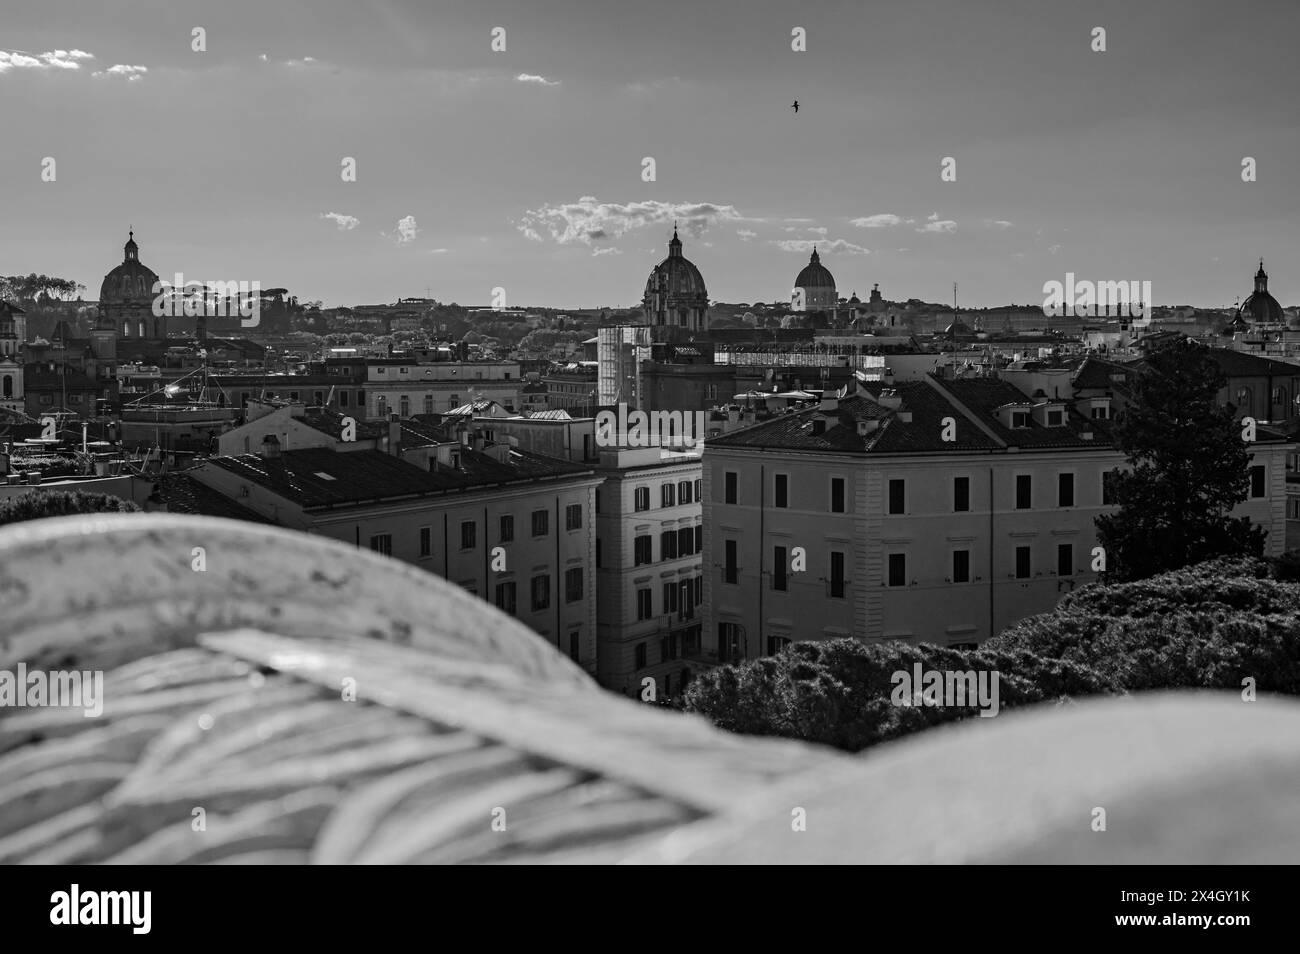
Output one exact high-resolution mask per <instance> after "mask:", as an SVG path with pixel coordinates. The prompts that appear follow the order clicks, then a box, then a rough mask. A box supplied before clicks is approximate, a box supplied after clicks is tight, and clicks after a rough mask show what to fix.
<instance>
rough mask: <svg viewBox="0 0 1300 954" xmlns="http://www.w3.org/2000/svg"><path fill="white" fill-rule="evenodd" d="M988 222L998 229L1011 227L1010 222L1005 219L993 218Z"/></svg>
mask: <svg viewBox="0 0 1300 954" xmlns="http://www.w3.org/2000/svg"><path fill="white" fill-rule="evenodd" d="M990 224H991V225H993V226H994V227H995V228H999V229H1009V228H1011V223H1010V222H1008V221H1006V220H1005V219H994V220H993V222H991V223H990Z"/></svg>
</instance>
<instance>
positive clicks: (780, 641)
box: [767, 636, 790, 656]
mask: <svg viewBox="0 0 1300 954" xmlns="http://www.w3.org/2000/svg"><path fill="white" fill-rule="evenodd" d="M789 645H790V640H789V639H787V638H786V637H785V636H769V637H767V654H768V655H769V656H775V655H776V654H777V653H779V652H780V651H781V650H783V649H785V647H787V646H789Z"/></svg>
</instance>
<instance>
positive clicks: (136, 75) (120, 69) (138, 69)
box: [90, 63, 149, 83]
mask: <svg viewBox="0 0 1300 954" xmlns="http://www.w3.org/2000/svg"><path fill="white" fill-rule="evenodd" d="M148 72H149V67H147V66H128V65H127V64H125V63H114V64H113V65H112V66H110V67H109V68H108V69H106V70H101V71H99V72H98V73H91V74H90V75H91V76H120V77H122V78H124V79H125V80H126V81H127V82H128V83H134V82H136V81H137V80H140V79H143V78H144V74H145V73H148Z"/></svg>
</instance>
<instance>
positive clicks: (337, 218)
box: [320, 212, 361, 232]
mask: <svg viewBox="0 0 1300 954" xmlns="http://www.w3.org/2000/svg"><path fill="white" fill-rule="evenodd" d="M320 217H321V218H322V219H330V220H332V221H333V222H334V223H335V224H336V225H337V226H338V227H339V231H340V232H348V231H351V230H352V229H355V228H356V227H357V226H358V225H360V224H361V220H360V219H359V218H357V217H356V216H355V215H344V214H343V213H342V212H322V213H321V214H320Z"/></svg>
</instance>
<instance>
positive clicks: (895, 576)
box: [889, 553, 907, 586]
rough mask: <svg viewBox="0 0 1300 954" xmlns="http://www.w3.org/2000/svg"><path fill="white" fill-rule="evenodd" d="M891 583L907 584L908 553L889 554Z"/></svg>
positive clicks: (897, 584) (895, 584) (892, 584)
mask: <svg viewBox="0 0 1300 954" xmlns="http://www.w3.org/2000/svg"><path fill="white" fill-rule="evenodd" d="M889 585H890V586H907V554H906V553H891V554H889Z"/></svg>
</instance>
